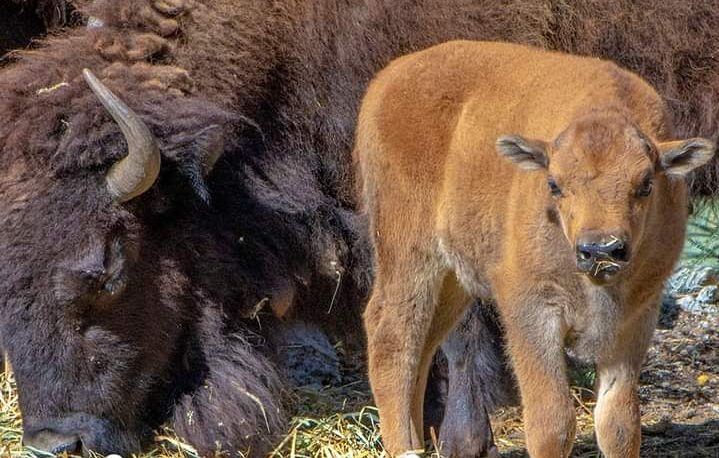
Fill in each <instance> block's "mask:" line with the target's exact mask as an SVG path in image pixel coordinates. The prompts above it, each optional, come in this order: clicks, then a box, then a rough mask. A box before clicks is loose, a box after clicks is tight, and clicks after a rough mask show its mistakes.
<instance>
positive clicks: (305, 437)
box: [0, 305, 719, 458]
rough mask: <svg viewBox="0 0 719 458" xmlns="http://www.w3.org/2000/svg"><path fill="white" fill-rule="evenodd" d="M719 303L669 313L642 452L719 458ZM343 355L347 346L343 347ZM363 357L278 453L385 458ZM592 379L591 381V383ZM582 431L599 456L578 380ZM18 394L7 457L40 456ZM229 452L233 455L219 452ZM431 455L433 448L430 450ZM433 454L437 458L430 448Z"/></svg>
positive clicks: (1, 418)
mask: <svg viewBox="0 0 719 458" xmlns="http://www.w3.org/2000/svg"><path fill="white" fill-rule="evenodd" d="M718 312H719V307H718V306H717V305H713V306H712V308H707V309H705V310H702V311H699V312H686V311H680V310H679V308H675V309H674V312H673V316H672V315H671V314H670V315H665V316H664V317H663V319H662V321H661V323H662V324H661V325H660V328H659V329H658V330H657V332H656V334H655V337H654V343H653V345H652V347H651V349H650V351H649V354H648V358H647V361H646V364H645V367H644V370H643V372H642V375H641V385H640V390H639V394H640V397H641V403H642V404H641V412H642V426H643V427H642V435H643V438H642V456H643V457H682V458H689V457H712V458H719V319H718V317H719V313H718ZM337 349H338V353H339V354H340V355H342V353H343V352H342V347H341V345H339V346H338V347H337ZM364 373H365V371H364V368H363V367H362V365H361V363H358V364H355V365H353V366H351V367H347V366H346V365H345V366H344V367H343V369H342V383H341V386H334V387H327V388H324V389H320V390H319V391H318V390H316V389H307V390H297V391H296V392H295V393H294V394H293V395H292V398H293V399H292V400H291V404H292V405H293V406H294V408H295V414H296V416H295V418H294V420H293V423H292V425H291V427H290V428H289V430H288V433H287V435H286V436H285V437H283V438H279V439H278V444H277V448H276V449H275V451H274V452H273V453H272V454H271V457H272V458H284V457H289V458H304V457H308V458H309V457H322V458H345V457H347V458H350V457H351V458H370V457H385V456H386V454H384V452H383V449H382V445H381V441H380V436H379V428H378V415H377V411H376V409H374V408H373V407H371V403H372V400H371V395H370V392H369V386H368V384H367V380H366V378H365V377H364V375H363V374H364ZM585 385H587V384H586V383H585ZM573 395H574V397H575V399H576V406H577V418H578V433H577V440H576V442H575V447H574V451H573V454H572V456H573V457H577V458H578V457H582V458H590V457H591V458H594V457H597V458H598V457H600V456H601V455H600V453H599V451H598V449H597V446H596V442H595V440H594V436H593V423H592V417H591V410H592V408H593V406H594V404H593V401H592V399H593V393H592V392H591V388H588V387H586V386H585V387H578V386H577V387H574V388H573ZM493 427H494V428H493V429H494V434H495V441H496V443H497V445H498V446H499V449H500V451H501V454H502V457H504V458H508V457H511V458H515V457H523V456H527V454H526V450H525V449H524V435H523V431H522V423H521V415H520V412H519V409H518V408H508V409H505V410H502V411H500V412H497V413H496V414H495V415H494V416H493ZM21 434H22V431H21V425H20V416H19V412H18V410H17V398H16V394H15V390H14V387H13V385H12V383H11V379H7V378H3V379H2V383H0V457H12V458H34V457H36V456H37V455H34V454H33V453H31V452H30V451H29V450H26V449H25V450H23V448H22V447H21V445H20V437H21ZM217 456H218V457H219V456H227V455H226V454H222V453H220V454H218V455H217ZM428 456H429V454H428ZM138 458H199V457H198V455H197V453H196V452H194V450H193V449H192V448H191V447H189V446H187V445H183V444H181V442H180V441H178V440H177V439H176V438H175V437H174V436H173V435H172V432H171V431H167V430H163V431H159V432H158V436H157V437H156V439H155V446H154V447H153V448H152V449H151V450H149V451H148V452H147V454H143V455H140V456H138ZM431 458H437V455H436V454H431Z"/></svg>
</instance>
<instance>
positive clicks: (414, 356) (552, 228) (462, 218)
mask: <svg viewBox="0 0 719 458" xmlns="http://www.w3.org/2000/svg"><path fill="white" fill-rule="evenodd" d="M520 135H521V136H520ZM671 135H672V127H671V124H670V121H669V119H668V114H667V109H666V107H665V106H664V104H663V102H662V100H661V99H660V97H659V96H658V95H657V93H656V92H655V91H654V90H653V89H652V88H651V87H650V86H649V85H648V84H647V83H646V82H644V81H643V80H642V79H640V78H639V77H638V76H636V75H634V74H632V73H630V72H628V71H625V70H622V69H620V68H619V67H617V66H616V65H614V64H612V63H610V62H606V61H602V60H599V59H589V58H584V57H575V56H569V55H563V54H558V53H552V52H544V51H539V50H536V49H532V48H528V47H524V46H518V45H510V44H502V43H488V42H486V43H482V42H466V41H462V42H460V41H458V42H450V43H446V44H443V45H440V46H436V47H433V48H430V49H428V50H425V51H422V52H418V53H415V54H411V55H408V56H405V57H402V58H400V59H397V60H395V61H394V62H392V63H391V64H390V65H389V66H388V67H387V68H386V69H385V70H383V71H382V72H381V73H379V75H378V76H377V77H376V78H375V80H374V81H373V82H372V84H371V86H370V88H369V91H368V93H367V95H366V97H365V99H364V101H363V104H362V108H361V113H360V118H359V125H358V130H357V138H356V145H355V155H356V160H357V162H358V167H359V172H360V173H359V175H360V177H361V180H362V186H363V192H364V203H365V206H366V211H367V212H368V214H369V217H370V220H371V228H372V235H373V237H374V243H375V256H376V265H377V273H376V275H377V276H376V280H375V285H374V290H373V292H372V297H371V300H370V303H369V305H368V307H367V310H366V312H365V325H366V328H367V336H368V345H369V375H370V381H371V384H372V389H373V392H374V396H375V400H376V402H377V405H378V407H379V409H380V415H381V426H382V434H383V437H384V441H385V445H386V447H387V449H388V451H389V452H390V453H391V454H393V455H399V454H403V453H404V454H413V453H417V452H416V451H417V450H421V449H422V448H423V440H422V399H423V393H424V390H425V384H426V378H427V371H428V368H429V366H430V362H431V360H432V355H433V354H434V352H435V350H436V348H437V346H438V345H439V344H440V343H441V342H442V340H443V339H444V338H445V336H446V335H447V333H448V332H449V331H450V330H451V329H452V327H453V326H454V325H455V323H456V322H457V320H458V318H460V317H461V315H462V313H463V312H464V310H465V309H466V307H467V305H468V304H469V303H470V302H471V301H472V298H473V297H477V298H480V299H482V300H483V301H485V300H486V301H495V302H496V304H497V307H498V310H499V312H500V315H501V319H502V322H503V324H504V326H505V328H506V335H507V340H508V345H507V346H508V351H509V354H510V357H511V360H512V363H513V367H514V370H515V372H516V375H517V379H518V382H519V388H520V392H521V396H522V405H523V408H524V422H525V430H526V434H527V448H528V450H529V453H530V455H532V456H533V457H560V456H567V455H568V454H569V453H570V450H571V448H572V442H573V438H574V430H575V415H574V409H573V405H572V400H571V397H570V395H569V386H568V383H567V379H566V370H565V363H564V351H565V348H571V350H572V352H573V353H574V354H576V355H579V356H580V357H582V358H584V359H587V360H591V361H594V362H595V363H596V365H597V373H598V376H599V386H598V396H599V399H598V401H597V406H596V409H595V411H594V414H595V417H596V418H595V419H596V428H597V438H598V442H599V447H600V448H601V450H602V452H604V454H605V455H606V456H608V457H632V456H638V455H639V443H640V417H639V406H638V399H637V393H636V385H637V380H638V377H639V372H640V367H641V364H642V360H643V358H644V355H645V352H646V350H647V346H648V345H649V341H650V337H651V335H652V332H653V329H654V326H655V321H656V316H657V309H658V304H659V297H660V295H661V292H662V283H663V281H664V280H665V279H666V277H667V276H668V275H669V273H670V271H671V269H672V265H673V264H674V262H675V261H676V259H677V256H678V255H679V252H680V250H681V247H682V241H683V238H684V231H685V224H686V217H687V190H686V185H685V183H684V180H683V177H684V176H685V175H686V174H687V173H688V172H690V171H691V170H692V169H694V168H696V167H698V166H701V165H703V164H705V163H706V162H707V161H708V160H709V159H710V158H711V157H712V155H713V152H714V146H713V145H712V144H711V143H710V142H709V141H708V140H704V139H700V138H694V139H690V140H684V141H669V140H670V139H671ZM497 153H499V154H497ZM501 156H503V157H501Z"/></svg>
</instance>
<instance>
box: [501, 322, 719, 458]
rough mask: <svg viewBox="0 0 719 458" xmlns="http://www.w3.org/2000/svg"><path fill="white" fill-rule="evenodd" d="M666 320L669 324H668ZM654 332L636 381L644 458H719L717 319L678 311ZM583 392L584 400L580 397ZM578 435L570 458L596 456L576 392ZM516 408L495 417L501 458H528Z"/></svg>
mask: <svg viewBox="0 0 719 458" xmlns="http://www.w3.org/2000/svg"><path fill="white" fill-rule="evenodd" d="M667 321H669V322H667ZM671 321H672V320H663V322H664V324H665V325H667V324H669V325H671V326H672V328H669V329H661V328H660V329H657V331H656V333H655V336H654V343H653V345H652V347H651V348H650V350H649V354H648V357H647V361H646V363H645V366H644V370H643V371H642V375H641V379H640V388H639V396H640V398H641V412H642V452H641V453H642V456H646V457H682V458H684V457H687V458H688V457H712V458H719V320H718V318H717V314H716V313H706V312H703V313H689V312H679V315H678V316H677V317H676V319H675V320H673V322H671ZM579 393H582V394H583V395H584V396H579ZM575 394H576V395H577V398H579V399H580V400H581V403H580V402H577V405H578V406H577V407H578V408H577V411H578V419H579V425H578V426H579V430H578V434H577V441H576V443H575V447H574V452H573V454H572V456H573V457H577V458H578V457H582V458H593V457H600V456H601V455H600V453H599V451H598V449H597V445H596V441H595V440H594V435H593V423H592V419H591V416H590V415H589V413H588V410H589V411H591V409H592V408H593V406H594V404H593V402H592V401H591V400H590V398H591V396H589V395H591V394H593V393H586V392H584V390H576V391H575ZM519 418H520V417H519V412H518V409H508V410H507V411H504V412H500V413H498V414H497V415H495V416H494V422H493V423H494V430H495V435H496V440H497V442H498V445H499V447H500V450H502V452H503V453H502V456H503V457H512V458H514V457H521V456H526V452H525V450H524V448H523V447H522V444H523V442H524V439H523V433H522V430H521V423H520V422H519Z"/></svg>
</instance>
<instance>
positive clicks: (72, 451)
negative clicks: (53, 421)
mask: <svg viewBox="0 0 719 458" xmlns="http://www.w3.org/2000/svg"><path fill="white" fill-rule="evenodd" d="M22 442H23V444H24V445H26V446H28V447H32V448H34V449H36V450H41V451H43V452H49V453H52V454H53V455H59V454H61V453H67V454H69V455H80V454H82V441H81V440H80V437H78V436H77V435H74V434H64V433H60V432H58V431H53V430H51V429H41V430H39V431H34V432H28V431H26V432H25V434H24V435H23V438H22Z"/></svg>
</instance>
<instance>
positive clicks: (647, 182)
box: [637, 177, 654, 197]
mask: <svg viewBox="0 0 719 458" xmlns="http://www.w3.org/2000/svg"><path fill="white" fill-rule="evenodd" d="M653 187H654V180H652V178H651V177H649V178H645V179H644V180H643V181H642V185H641V186H639V189H637V197H647V196H648V195H649V194H651V193H652V188H653Z"/></svg>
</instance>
